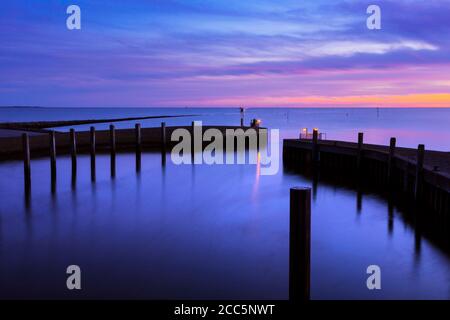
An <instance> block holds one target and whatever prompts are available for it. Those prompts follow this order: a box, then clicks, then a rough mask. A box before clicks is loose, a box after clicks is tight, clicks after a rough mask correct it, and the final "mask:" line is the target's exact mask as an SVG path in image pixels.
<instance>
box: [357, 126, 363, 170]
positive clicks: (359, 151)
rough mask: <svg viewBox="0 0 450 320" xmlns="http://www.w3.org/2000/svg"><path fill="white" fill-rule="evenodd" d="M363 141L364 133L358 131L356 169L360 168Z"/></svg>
mask: <svg viewBox="0 0 450 320" xmlns="http://www.w3.org/2000/svg"><path fill="white" fill-rule="evenodd" d="M363 143H364V133H363V132H358V153H357V155H356V169H357V170H358V172H359V171H360V170H361V159H362V149H363Z"/></svg>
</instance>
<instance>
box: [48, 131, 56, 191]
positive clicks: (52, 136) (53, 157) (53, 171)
mask: <svg viewBox="0 0 450 320" xmlns="http://www.w3.org/2000/svg"><path fill="white" fill-rule="evenodd" d="M49 145H50V169H51V181H52V190H53V189H54V183H55V182H56V139H55V131H51V132H50V134H49Z"/></svg>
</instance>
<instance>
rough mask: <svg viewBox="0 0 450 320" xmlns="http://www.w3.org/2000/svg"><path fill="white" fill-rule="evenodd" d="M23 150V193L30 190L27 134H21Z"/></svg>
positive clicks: (28, 141)
mask: <svg viewBox="0 0 450 320" xmlns="http://www.w3.org/2000/svg"><path fill="white" fill-rule="evenodd" d="M22 149H23V177H24V182H25V192H26V193H27V192H29V190H30V189H31V165H30V139H29V138H28V134H27V133H22Z"/></svg>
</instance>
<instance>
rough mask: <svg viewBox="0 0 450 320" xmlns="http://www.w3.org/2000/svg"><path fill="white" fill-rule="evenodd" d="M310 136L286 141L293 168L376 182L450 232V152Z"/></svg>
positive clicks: (288, 161) (287, 164) (358, 181)
mask: <svg viewBox="0 0 450 320" xmlns="http://www.w3.org/2000/svg"><path fill="white" fill-rule="evenodd" d="M318 137H319V135H318V132H316V131H315V132H314V135H313V137H312V138H311V139H285V140H284V141H283V163H284V165H285V167H287V168H291V169H301V170H305V169H307V170H311V172H314V173H315V174H316V175H317V174H318V173H319V172H320V174H322V175H328V176H338V175H341V176H342V175H345V177H346V178H347V179H348V180H353V181H354V182H356V185H359V184H361V183H366V184H370V185H372V186H376V187H377V188H378V189H381V190H383V191H384V192H387V193H389V194H390V195H391V196H392V195H395V197H402V198H405V199H407V201H411V203H412V204H413V205H414V206H416V207H420V208H424V209H425V210H422V211H425V212H427V215H428V216H429V217H431V216H435V217H437V221H439V223H440V224H443V225H442V226H443V227H445V228H446V230H450V152H441V151H432V150H426V149H425V146H424V145H422V144H420V145H418V148H417V149H412V148H402V147H397V146H396V138H391V139H390V141H389V145H375V144H366V143H364V134H363V133H359V134H358V138H357V142H345V141H335V140H320V139H318Z"/></svg>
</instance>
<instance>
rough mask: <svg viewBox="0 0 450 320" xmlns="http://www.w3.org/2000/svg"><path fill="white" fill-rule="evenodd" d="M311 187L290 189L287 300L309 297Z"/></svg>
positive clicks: (297, 300)
mask: <svg viewBox="0 0 450 320" xmlns="http://www.w3.org/2000/svg"><path fill="white" fill-rule="evenodd" d="M310 270H311V188H302V187H295V188H291V190H290V222H289V300H291V301H293V302H299V301H306V300H309V299H310V275H311V272H310Z"/></svg>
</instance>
